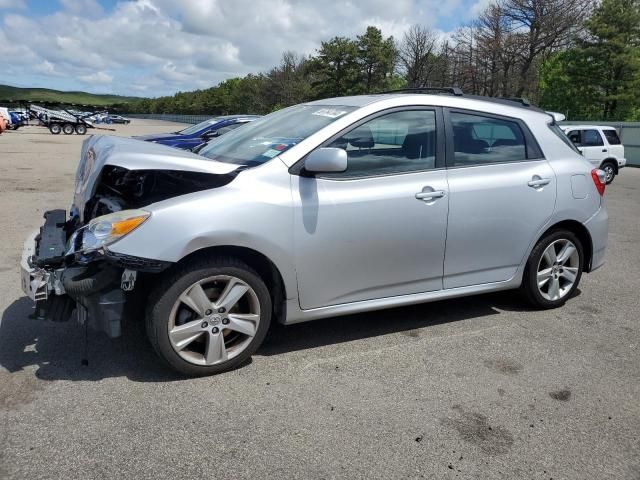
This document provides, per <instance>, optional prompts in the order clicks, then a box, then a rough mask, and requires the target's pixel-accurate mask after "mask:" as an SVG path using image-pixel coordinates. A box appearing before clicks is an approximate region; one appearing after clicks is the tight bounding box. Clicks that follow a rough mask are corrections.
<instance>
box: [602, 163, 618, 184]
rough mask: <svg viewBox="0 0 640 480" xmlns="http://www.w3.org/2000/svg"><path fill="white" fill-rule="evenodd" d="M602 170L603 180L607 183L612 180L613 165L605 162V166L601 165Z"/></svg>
mask: <svg viewBox="0 0 640 480" xmlns="http://www.w3.org/2000/svg"><path fill="white" fill-rule="evenodd" d="M602 170H604V174H605V181H606V182H607V183H610V182H611V180H613V176H614V175H615V171H614V170H613V166H612V165H611V164H606V165H605V166H603V167H602Z"/></svg>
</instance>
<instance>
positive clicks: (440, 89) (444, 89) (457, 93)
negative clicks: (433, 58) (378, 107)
mask: <svg viewBox="0 0 640 480" xmlns="http://www.w3.org/2000/svg"><path fill="white" fill-rule="evenodd" d="M429 92H441V93H450V94H452V95H455V96H456V97H461V96H462V95H463V93H462V90H461V89H459V88H458V87H418V88H400V89H398V90H387V91H386V92H380V93H429Z"/></svg>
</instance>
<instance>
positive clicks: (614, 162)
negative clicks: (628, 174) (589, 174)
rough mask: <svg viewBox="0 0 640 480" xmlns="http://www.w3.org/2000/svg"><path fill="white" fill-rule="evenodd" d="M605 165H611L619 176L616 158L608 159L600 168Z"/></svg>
mask: <svg viewBox="0 0 640 480" xmlns="http://www.w3.org/2000/svg"><path fill="white" fill-rule="evenodd" d="M605 163H611V164H612V165H613V169H614V171H615V172H616V175H617V174H618V160H617V159H616V158H613V157H607V158H605V159H604V160H603V161H602V162H601V163H600V166H603V165H604V164H605Z"/></svg>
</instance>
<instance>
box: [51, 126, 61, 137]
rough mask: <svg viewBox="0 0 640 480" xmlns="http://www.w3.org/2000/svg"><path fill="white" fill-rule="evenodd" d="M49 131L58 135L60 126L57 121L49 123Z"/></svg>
mask: <svg viewBox="0 0 640 480" xmlns="http://www.w3.org/2000/svg"><path fill="white" fill-rule="evenodd" d="M49 131H50V132H51V133H53V134H54V135H59V134H60V132H61V131H62V127H61V126H60V124H59V123H52V124H51V125H49Z"/></svg>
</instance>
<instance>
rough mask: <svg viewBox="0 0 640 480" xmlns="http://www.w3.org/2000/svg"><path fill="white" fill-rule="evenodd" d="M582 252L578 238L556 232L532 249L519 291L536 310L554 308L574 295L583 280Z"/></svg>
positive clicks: (563, 232)
mask: <svg viewBox="0 0 640 480" xmlns="http://www.w3.org/2000/svg"><path fill="white" fill-rule="evenodd" d="M583 252H584V250H583V247H582V243H580V240H579V239H578V237H576V236H575V235H574V234H573V233H572V232H570V231H568V230H556V231H554V232H551V233H549V234H548V235H546V236H545V237H544V238H542V239H541V240H540V241H539V242H538V243H537V244H536V246H535V247H534V248H533V250H532V252H531V255H530V256H529V260H528V261H527V265H526V267H525V271H524V276H523V279H522V287H521V288H522V290H523V291H524V294H525V296H526V297H527V299H528V300H529V301H530V302H531V303H532V304H533V305H534V306H535V307H538V308H556V307H560V306H562V305H564V303H565V302H566V301H567V300H568V299H569V298H570V297H571V296H572V295H573V293H574V292H575V290H576V288H578V284H579V283H580V277H581V276H582V268H583V265H584V253H583Z"/></svg>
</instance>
